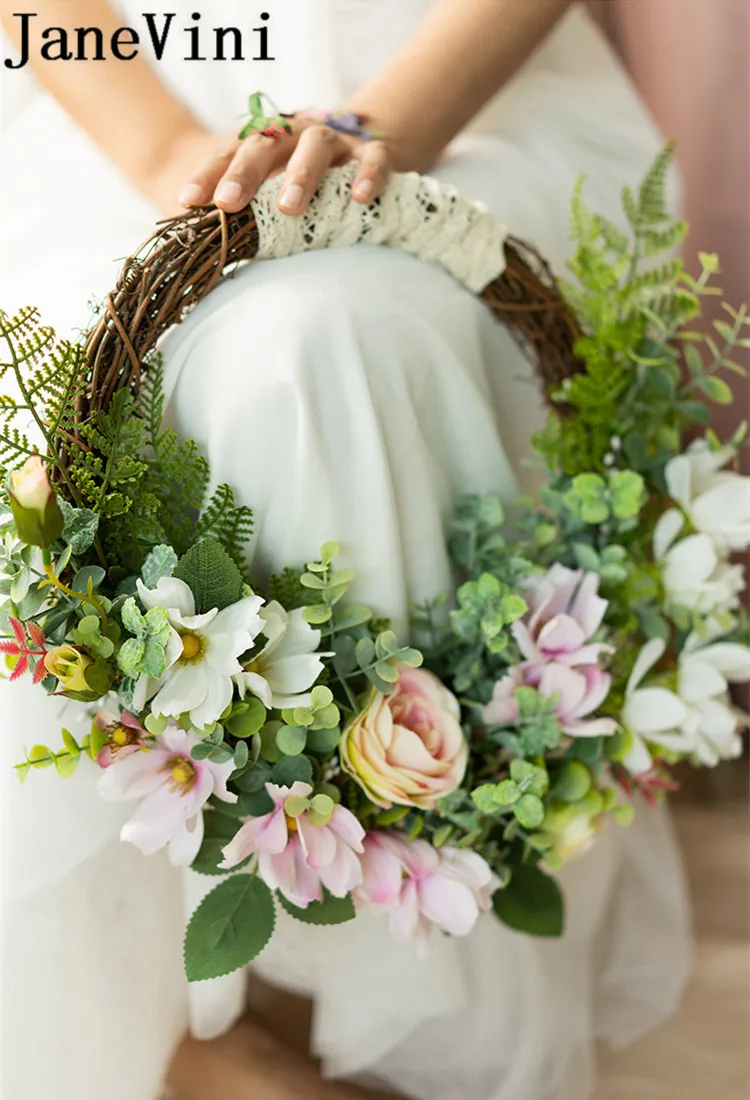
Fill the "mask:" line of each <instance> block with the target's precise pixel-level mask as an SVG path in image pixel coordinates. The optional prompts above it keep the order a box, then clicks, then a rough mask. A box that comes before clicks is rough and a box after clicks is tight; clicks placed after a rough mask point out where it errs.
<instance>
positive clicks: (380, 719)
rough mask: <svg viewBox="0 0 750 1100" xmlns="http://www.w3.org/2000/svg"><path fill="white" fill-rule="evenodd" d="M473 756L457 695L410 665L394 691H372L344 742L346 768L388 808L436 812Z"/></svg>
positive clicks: (372, 797)
mask: <svg viewBox="0 0 750 1100" xmlns="http://www.w3.org/2000/svg"><path fill="white" fill-rule="evenodd" d="M468 755H469V750H468V746H467V744H466V739H465V737H464V733H463V729H462V728H461V708H460V706H459V703H458V700H457V699H456V697H455V696H454V695H452V694H451V692H450V691H448V689H447V688H446V687H445V685H444V684H442V683H441V682H440V680H439V679H438V678H437V676H434V675H433V674H432V673H431V672H427V671H426V670H425V669H421V668H407V667H406V665H401V666H400V668H399V676H398V680H397V682H396V684H395V685H394V690H393V693H392V694H391V695H381V694H380V693H379V692H373V694H372V698H371V699H370V701H369V703H368V704H367V706H366V707H365V709H364V710H363V711H362V713H361V714H359V715H358V716H357V718H356V719H355V720H354V721H353V722H352V724H351V725H350V726H349V728H348V729H347V730H346V732H345V733H344V736H343V738H342V741H341V762H342V765H343V767H344V769H345V770H346V771H347V772H348V773H349V774H350V775H351V776H352V778H353V779H355V780H356V781H357V783H359V785H360V786H361V787H362V789H363V790H364V791H365V793H366V794H367V797H368V798H369V799H370V800H371V801H372V802H374V803H376V805H378V806H382V807H383V808H384V809H390V808H391V806H393V804H394V803H397V804H398V805H401V806H418V807H419V808H420V809H422V810H431V809H433V808H434V806H435V805H436V803H437V801H438V799H440V798H442V797H443V796H444V795H447V794H450V792H451V791H454V790H455V789H456V787H457V786H458V785H459V783H460V782H461V780H462V779H463V777H464V772H465V771H466V763H467V760H468Z"/></svg>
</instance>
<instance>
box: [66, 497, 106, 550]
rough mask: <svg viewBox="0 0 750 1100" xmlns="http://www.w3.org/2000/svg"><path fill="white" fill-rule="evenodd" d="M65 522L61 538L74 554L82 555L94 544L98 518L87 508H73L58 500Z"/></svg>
mask: <svg viewBox="0 0 750 1100" xmlns="http://www.w3.org/2000/svg"><path fill="white" fill-rule="evenodd" d="M58 504H59V505H60V511H61V512H62V514H63V519H64V520H65V526H64V528H63V533H62V537H63V539H64V540H65V542H67V544H68V545H69V546H70V549H71V551H72V552H73V553H74V554H76V555H80V554H84V553H85V552H86V551H87V550H88V549H89V548H90V547H91V546H93V544H94V539H95V538H96V533H97V531H98V530H99V516H98V515H97V513H96V512H92V511H91V509H89V508H74V507H73V506H72V505H71V504H69V503H68V501H67V500H65V499H63V498H62V497H59V498H58Z"/></svg>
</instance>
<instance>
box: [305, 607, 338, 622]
mask: <svg viewBox="0 0 750 1100" xmlns="http://www.w3.org/2000/svg"><path fill="white" fill-rule="evenodd" d="M332 614H333V611H332V610H331V608H330V607H324V606H323V605H322V604H320V605H319V606H318V605H314V606H312V607H306V608H304V610H303V612H302V618H303V619H304V620H305V622H306V623H310V625H311V626H321V625H322V624H323V623H327V622H328V620H329V619H330V618H331V616H332Z"/></svg>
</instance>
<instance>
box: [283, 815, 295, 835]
mask: <svg viewBox="0 0 750 1100" xmlns="http://www.w3.org/2000/svg"><path fill="white" fill-rule="evenodd" d="M284 817H285V818H286V827H287V829H288V830H289V832H290V833H297V832H299V825H298V824H297V818H296V817H290V816H289V814H284Z"/></svg>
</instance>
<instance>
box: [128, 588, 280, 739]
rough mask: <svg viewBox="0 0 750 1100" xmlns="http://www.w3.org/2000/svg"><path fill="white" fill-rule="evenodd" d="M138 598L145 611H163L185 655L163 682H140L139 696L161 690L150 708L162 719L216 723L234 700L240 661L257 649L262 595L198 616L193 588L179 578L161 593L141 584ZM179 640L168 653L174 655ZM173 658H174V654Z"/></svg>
mask: <svg viewBox="0 0 750 1100" xmlns="http://www.w3.org/2000/svg"><path fill="white" fill-rule="evenodd" d="M138 595H139V596H140V599H141V602H142V603H143V605H144V607H146V608H147V609H150V608H152V607H163V608H164V609H165V610H166V612H167V615H168V616H169V625H170V626H171V627H172V629H173V631H174V632H175V634H176V635H177V637H178V640H179V644H180V645H181V650H180V652H179V654H178V655H177V656H176V659H174V660H173V662H172V663H171V664H170V665H169V667H168V668H167V670H166V672H165V673H164V675H163V676H162V677H161V679H160V680H158V681H156V683H155V684H154V681H151V682H150V684H149V683H148V682H147V683H146V684H145V685H143V684H142V683H141V680H144V679H147V678H146V677H141V680H139V682H138V685H137V687H136V697H138V696H139V694H140V695H144V694H145V695H146V697H147V696H148V694H150V692H151V691H152V690H153V688H154V686H156V687H157V688H158V690H157V691H156V695H155V697H154V699H153V701H152V704H151V709H152V711H153V713H154V714H155V715H157V716H171V717H175V718H176V717H177V716H178V715H180V714H189V715H190V720H191V721H192V723H193V725H194V726H195V727H196V728H197V729H203V728H204V727H205V726H208V725H210V724H211V722H215V721H216V720H217V719H218V718H219V716H220V715H221V713H222V711H223V710H225V709H226V707H227V706H228V705H229V703H230V702H231V701H232V695H233V692H234V684H233V681H232V677H233V676H235V675H236V674H237V673H241V672H242V665H241V664H240V662H239V660H238V658H239V657H241V656H242V654H243V653H246V652H247V651H248V650H249V649H251V648H252V645H253V640H254V639H255V637H256V636H257V635H258V634H259V633H260V631H261V630H262V629H263V627H264V620H263V619H262V618H261V617H260V615H259V612H260V609H261V606H262V604H263V600H262V599H261V597H260V596H247V597H246V598H245V599H242V600H238V601H237V603H233V604H230V606H229V607H225V608H224V609H223V610H222V611H218V610H217V609H216V608H214V609H213V610H212V611H207V612H205V614H203V615H196V613H195V600H194V598H193V593H192V592H191V591H190V588H189V587H188V586H187V585H186V584H185V582H184V581H181V580H178V579H177V578H176V577H162V579H161V580H160V581H159V583H158V584H157V586H156V588H146V586H145V585H144V584H143V583H142V581H140V580H139V581H138ZM175 649H176V647H175V645H174V638H173V639H172V642H171V643H170V645H169V646H168V652H171V651H173V650H175ZM172 655H173V653H172Z"/></svg>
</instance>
